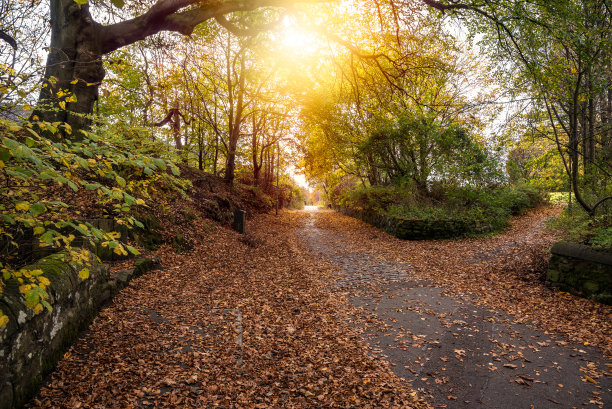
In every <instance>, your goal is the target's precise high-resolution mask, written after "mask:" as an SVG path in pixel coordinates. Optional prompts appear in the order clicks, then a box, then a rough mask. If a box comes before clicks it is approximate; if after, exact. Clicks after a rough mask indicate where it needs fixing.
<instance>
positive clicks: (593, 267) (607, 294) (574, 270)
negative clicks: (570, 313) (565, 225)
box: [546, 242, 612, 305]
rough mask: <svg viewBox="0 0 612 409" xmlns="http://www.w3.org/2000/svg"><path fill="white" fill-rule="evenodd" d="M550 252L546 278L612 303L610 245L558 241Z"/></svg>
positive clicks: (559, 285)
mask: <svg viewBox="0 0 612 409" xmlns="http://www.w3.org/2000/svg"><path fill="white" fill-rule="evenodd" d="M550 252H551V253H552V255H551V257H550V263H549V266H548V271H547V272H546V279H547V280H548V281H549V282H550V283H551V285H553V286H555V287H559V288H560V289H561V290H563V291H568V292H570V293H572V294H576V295H579V296H581V297H585V298H590V299H593V300H595V301H599V302H602V303H604V304H608V305H612V249H607V250H597V249H594V248H593V247H590V246H585V245H582V244H578V243H569V242H558V243H555V244H554V245H553V247H552V249H551V250H550Z"/></svg>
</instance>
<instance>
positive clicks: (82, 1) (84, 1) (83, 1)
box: [74, 0, 89, 6]
mask: <svg viewBox="0 0 612 409" xmlns="http://www.w3.org/2000/svg"><path fill="white" fill-rule="evenodd" d="M88 1H89V0H74V2H75V3H76V4H78V5H79V6H82V5H83V4H87V2H88Z"/></svg>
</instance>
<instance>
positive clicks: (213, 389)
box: [29, 213, 426, 408]
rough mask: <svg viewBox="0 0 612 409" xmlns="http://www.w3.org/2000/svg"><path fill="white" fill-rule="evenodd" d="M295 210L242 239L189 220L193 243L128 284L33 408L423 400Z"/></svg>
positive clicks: (263, 221)
mask: <svg viewBox="0 0 612 409" xmlns="http://www.w3.org/2000/svg"><path fill="white" fill-rule="evenodd" d="M300 217H301V216H300V215H299V214H296V213H285V214H284V215H283V216H282V217H279V218H275V217H274V216H259V217H258V218H257V220H256V221H253V222H250V223H249V230H250V231H252V232H254V233H253V234H252V235H249V236H248V237H247V238H243V237H240V236H239V235H238V234H236V233H234V232H232V231H230V230H228V229H225V228H218V227H211V224H210V223H206V222H194V225H193V229H195V233H197V234H196V236H197V237H198V241H197V244H196V246H195V248H194V249H193V251H191V252H190V253H187V254H183V255H178V254H176V253H175V252H174V251H173V250H172V249H169V248H166V249H162V251H161V255H162V261H163V268H162V269H161V270H158V271H154V272H151V273H149V274H147V275H145V276H142V277H140V278H138V279H136V280H134V281H132V283H131V284H130V286H129V287H128V288H126V289H125V290H123V291H122V292H121V293H120V294H119V295H118V296H117V297H116V298H115V299H114V301H113V303H112V304H111V305H110V306H108V307H107V308H106V309H104V310H103V311H102V312H101V313H100V315H99V316H98V317H97V318H96V319H95V320H94V322H93V324H92V325H91V327H90V328H89V330H88V331H87V332H85V333H84V334H83V336H82V337H81V338H80V339H79V340H78V341H77V342H76V343H75V344H74V345H73V346H72V347H71V349H70V351H69V352H68V353H67V354H66V355H65V357H64V359H63V360H62V361H61V362H60V363H59V365H58V367H57V369H56V371H55V372H54V373H53V374H52V375H51V376H50V379H49V381H48V383H47V384H46V386H45V387H43V388H42V389H41V391H40V394H39V396H38V397H37V398H36V399H34V400H33V401H31V402H30V404H29V407H59V408H77V407H94V408H129V407H215V406H220V407H241V408H268V407H359V408H362V407H397V408H405V407H426V404H424V403H422V402H419V401H418V398H417V396H416V394H415V393H414V391H413V390H412V389H410V388H409V387H408V384H407V383H406V382H405V381H403V380H402V379H400V378H398V377H397V376H395V375H394V374H393V373H392V372H391V371H390V370H389V369H388V367H387V366H386V365H384V364H383V363H380V362H379V361H378V360H376V359H374V358H373V357H371V356H370V355H369V354H368V351H367V349H366V347H365V344H364V343H363V342H362V341H361V339H360V337H359V334H358V332H357V331H356V330H355V329H354V328H353V327H351V326H350V325H348V320H347V319H346V312H345V310H346V309H347V304H346V299H345V298H344V297H343V296H342V295H341V294H338V293H337V292H335V291H332V289H331V287H330V286H329V282H330V280H331V279H332V273H331V270H330V269H329V268H328V267H327V266H326V265H325V264H323V263H322V262H321V261H318V260H317V259H313V258H312V257H310V256H309V254H305V253H303V252H302V249H300V248H298V247H297V240H298V239H297V236H296V234H295V228H296V226H298V225H299V224H300V223H301V219H300Z"/></svg>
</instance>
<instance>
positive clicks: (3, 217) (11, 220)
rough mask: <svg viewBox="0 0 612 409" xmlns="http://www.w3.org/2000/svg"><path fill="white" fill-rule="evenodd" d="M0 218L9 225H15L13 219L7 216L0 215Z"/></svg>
mask: <svg viewBox="0 0 612 409" xmlns="http://www.w3.org/2000/svg"><path fill="white" fill-rule="evenodd" d="M0 218H1V219H2V220H4V221H5V222H6V223H10V224H14V223H15V219H13V218H12V217H11V216H9V215H8V214H0Z"/></svg>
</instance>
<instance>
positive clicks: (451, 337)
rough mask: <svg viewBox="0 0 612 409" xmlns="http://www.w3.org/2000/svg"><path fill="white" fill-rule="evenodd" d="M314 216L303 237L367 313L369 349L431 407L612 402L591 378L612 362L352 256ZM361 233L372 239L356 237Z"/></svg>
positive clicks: (404, 271) (396, 267) (378, 262)
mask: <svg viewBox="0 0 612 409" xmlns="http://www.w3.org/2000/svg"><path fill="white" fill-rule="evenodd" d="M316 217H317V212H316V211H312V209H311V211H310V219H309V221H308V222H307V223H306V225H305V227H304V228H303V229H302V230H301V232H300V233H301V235H302V238H303V240H304V241H305V242H306V243H307V244H308V245H309V246H310V247H311V248H312V249H313V250H314V251H315V252H316V253H318V254H319V255H320V256H323V257H326V258H328V259H329V260H330V261H331V262H332V263H334V264H335V265H336V266H337V267H338V272H339V277H340V278H339V279H338V280H337V281H336V283H335V284H336V285H337V286H338V288H339V290H341V291H346V292H347V294H349V299H350V301H351V303H352V304H353V305H354V306H356V307H358V308H360V309H361V311H362V312H363V314H362V319H361V320H360V321H358V322H361V324H358V325H360V326H361V327H362V329H363V330H364V336H365V337H366V339H367V340H368V342H369V343H370V345H371V347H372V350H373V353H375V354H377V355H380V356H382V357H383V358H385V359H386V360H387V361H388V362H389V363H390V365H391V366H392V368H393V371H394V372H395V373H396V374H397V375H399V376H401V377H403V378H405V379H407V380H408V381H411V382H412V384H413V385H414V387H416V388H417V389H418V390H419V392H420V394H421V395H422V396H425V397H426V398H427V399H428V400H429V401H430V403H432V404H433V405H434V406H435V407H440V408H500V409H501V408H512V409H514V408H538V409H539V408H572V407H576V408H581V407H612V393H611V390H612V379H611V377H610V376H604V377H602V378H600V379H598V380H597V381H595V380H594V379H593V378H591V377H589V376H588V374H589V371H591V370H599V371H602V370H603V371H605V368H606V364H609V361H608V362H606V358H605V357H604V356H602V354H601V353H600V352H599V350H597V349H595V348H590V347H587V346H584V345H578V344H572V343H570V342H568V341H566V340H564V339H562V338H560V337H556V336H554V335H550V334H547V333H545V332H542V331H539V330H537V329H534V328H533V327H531V326H528V325H526V324H524V323H520V322H517V321H515V320H514V319H513V317H512V316H509V315H507V314H505V313H503V312H501V311H496V310H491V309H487V308H483V307H481V306H478V305H476V304H475V303H473V302H471V301H470V297H469V296H466V297H462V298H457V297H450V296H446V295H443V289H442V288H439V287H436V286H434V285H432V284H431V283H429V282H428V281H426V280H423V279H422V278H421V277H419V276H418V275H417V274H416V273H414V272H413V271H412V270H411V268H410V266H409V265H407V264H405V263H398V262H396V261H390V260H385V259H382V258H378V257H376V256H373V255H371V254H363V253H351V252H346V251H345V250H344V249H345V248H346V247H347V246H344V245H343V240H345V239H344V238H343V237H342V236H340V235H338V234H335V233H334V232H332V231H328V230H323V229H321V228H318V227H316V226H315V223H314V221H315V218H316ZM360 239H364V240H365V239H366V238H361V237H354V238H353V240H360ZM448 268H449V271H452V266H448ZM608 374H609V372H608ZM607 405H609V406H607Z"/></svg>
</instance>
